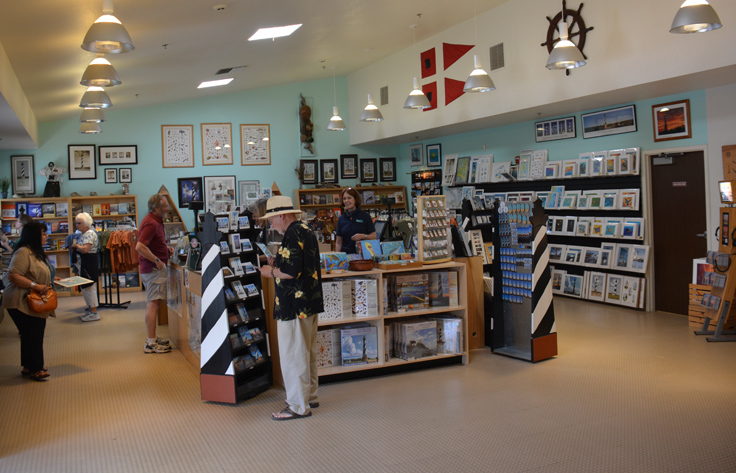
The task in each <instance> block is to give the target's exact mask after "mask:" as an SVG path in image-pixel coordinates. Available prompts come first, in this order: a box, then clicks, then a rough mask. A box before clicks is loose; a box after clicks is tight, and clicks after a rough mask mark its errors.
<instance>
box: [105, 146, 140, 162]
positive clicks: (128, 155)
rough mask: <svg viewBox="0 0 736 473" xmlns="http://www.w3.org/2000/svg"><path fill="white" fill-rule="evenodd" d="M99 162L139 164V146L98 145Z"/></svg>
mask: <svg viewBox="0 0 736 473" xmlns="http://www.w3.org/2000/svg"><path fill="white" fill-rule="evenodd" d="M97 163H98V164H99V165H100V166H109V165H120V164H138V146H136V145H127V146H98V147H97Z"/></svg>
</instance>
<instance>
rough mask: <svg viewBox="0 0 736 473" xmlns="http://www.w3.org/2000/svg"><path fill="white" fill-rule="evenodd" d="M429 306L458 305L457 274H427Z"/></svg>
mask: <svg viewBox="0 0 736 473" xmlns="http://www.w3.org/2000/svg"><path fill="white" fill-rule="evenodd" d="M429 305H430V306H431V307H448V306H456V305H458V288H457V273H456V272H455V271H433V272H431V273H429Z"/></svg>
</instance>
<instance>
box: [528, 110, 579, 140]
mask: <svg viewBox="0 0 736 473" xmlns="http://www.w3.org/2000/svg"><path fill="white" fill-rule="evenodd" d="M534 130H535V133H534V138H535V140H536V141H537V143H541V142H543V141H555V140H566V139H569V138H575V137H576V136H577V129H576V126H575V117H574V116H573V117H562V118H554V119H552V120H543V121H539V122H535V123H534Z"/></svg>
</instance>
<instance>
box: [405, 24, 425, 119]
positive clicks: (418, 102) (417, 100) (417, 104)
mask: <svg viewBox="0 0 736 473" xmlns="http://www.w3.org/2000/svg"><path fill="white" fill-rule="evenodd" d="M421 19H422V14H421V13H417V23H416V24H414V25H411V26H410V28H411V44H412V49H413V46H414V45H415V44H416V41H417V38H416V29H417V26H418V25H419V20H421ZM430 106H431V104H430V103H429V99H428V98H427V96H426V95H425V94H424V91H423V90H422V89H421V88H420V87H419V79H417V77H416V76H414V80H413V82H412V89H411V92H409V96H408V97H407V98H406V101H404V108H408V109H413V110H424V109H425V108H429V107H430Z"/></svg>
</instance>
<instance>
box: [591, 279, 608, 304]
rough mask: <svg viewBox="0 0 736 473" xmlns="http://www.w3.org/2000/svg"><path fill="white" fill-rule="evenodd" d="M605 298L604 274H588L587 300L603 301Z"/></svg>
mask: <svg viewBox="0 0 736 473" xmlns="http://www.w3.org/2000/svg"><path fill="white" fill-rule="evenodd" d="M605 297H606V273H596V272H590V273H588V299H590V300H593V301H601V302H602V301H603V300H604V299H605Z"/></svg>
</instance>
